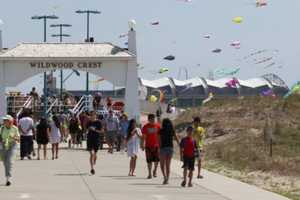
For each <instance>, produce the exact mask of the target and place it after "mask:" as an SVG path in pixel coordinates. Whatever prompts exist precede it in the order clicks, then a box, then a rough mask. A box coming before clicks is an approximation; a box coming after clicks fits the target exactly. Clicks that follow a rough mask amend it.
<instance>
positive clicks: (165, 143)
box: [159, 118, 179, 185]
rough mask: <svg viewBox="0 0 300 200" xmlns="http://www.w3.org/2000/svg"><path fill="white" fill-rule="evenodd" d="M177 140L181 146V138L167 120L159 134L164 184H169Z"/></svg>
mask: <svg viewBox="0 0 300 200" xmlns="http://www.w3.org/2000/svg"><path fill="white" fill-rule="evenodd" d="M174 138H175V139H176V142H177V144H178V145H179V137H178V136H177V135H176V133H175V130H174V127H173V124H172V122H171V120H170V119H168V118H165V119H163V122H162V128H161V129H160V132H159V142H160V167H161V171H162V174H163V176H164V181H163V184H164V185H166V184H168V183H169V178H170V168H171V160H172V157H173V152H174V150H173V148H174V146H173V139H174Z"/></svg>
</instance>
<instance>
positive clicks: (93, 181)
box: [0, 150, 285, 200]
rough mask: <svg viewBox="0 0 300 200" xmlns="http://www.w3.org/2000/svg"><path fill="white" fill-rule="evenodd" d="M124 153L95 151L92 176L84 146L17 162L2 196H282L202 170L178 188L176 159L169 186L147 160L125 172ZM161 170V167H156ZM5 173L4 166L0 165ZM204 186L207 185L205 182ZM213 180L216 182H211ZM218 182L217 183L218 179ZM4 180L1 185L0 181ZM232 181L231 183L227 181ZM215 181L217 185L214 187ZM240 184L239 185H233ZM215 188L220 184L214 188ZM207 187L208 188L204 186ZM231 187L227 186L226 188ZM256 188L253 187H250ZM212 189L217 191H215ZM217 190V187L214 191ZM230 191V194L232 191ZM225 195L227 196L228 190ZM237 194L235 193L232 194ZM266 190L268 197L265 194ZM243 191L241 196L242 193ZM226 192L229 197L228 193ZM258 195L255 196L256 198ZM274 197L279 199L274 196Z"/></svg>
mask: <svg viewBox="0 0 300 200" xmlns="http://www.w3.org/2000/svg"><path fill="white" fill-rule="evenodd" d="M128 162H129V159H128V158H127V156H126V154H124V153H123V154H122V153H115V154H113V155H109V154H107V153H106V152H105V151H102V152H99V153H98V163H97V167H96V175H94V176H91V175H90V174H89V164H88V153H87V152H86V151H84V150H62V151H61V154H60V158H59V159H58V160H54V161H52V160H46V161H44V160H41V161H37V160H31V161H28V160H24V161H20V160H18V161H16V162H15V166H14V171H13V175H14V178H13V185H12V186H11V187H6V186H4V185H3V184H2V183H4V182H5V180H4V179H3V178H2V177H0V199H1V200H17V199H32V200H53V199H56V200H69V199H70V200H96V199H97V200H114V199H116V200H127V199H128V200H129V199H130V200H141V199H143V200H177V199H178V200H198V199H203V200H235V199H236V200H238V199H239V200H246V199H251V200H256V199H257V200H268V199H270V200H271V199H272V200H274V199H278V200H284V199H285V198H281V197H280V196H278V195H274V196H272V195H273V194H272V193H269V192H264V191H262V190H259V189H258V190H257V191H260V192H261V193H264V194H266V195H267V196H259V195H258V196H257V194H256V195H255V194H253V195H252V196H249V195H248V194H247V192H249V191H250V192H251V193H252V192H254V193H255V192H256V189H255V187H250V190H249V188H248V191H247V192H246V193H245V194H244V195H243V188H247V187H249V186H248V185H246V184H244V185H243V184H239V183H240V182H237V181H236V182H231V181H232V180H231V179H226V178H224V177H222V176H219V175H215V174H209V173H207V172H206V173H205V176H206V177H205V179H204V180H201V182H200V181H198V180H195V184H194V187H193V188H182V187H180V186H179V185H180V183H181V178H180V174H181V169H180V166H179V162H174V165H173V168H174V169H173V171H174V172H175V173H173V174H172V178H171V180H170V185H168V186H163V185H161V183H162V178H161V175H160V174H159V177H158V178H155V179H152V180H147V179H146V178H145V177H146V163H145V161H144V160H143V158H141V157H140V158H139V160H138V163H137V171H136V174H137V177H128V176H127V174H128ZM159 172H160V171H159ZM0 173H1V174H3V167H2V165H1V166H0ZM206 181H207V185H208V187H206V183H205V182H206ZM213 182H214V183H213ZM219 182H220V183H219ZM1 184H2V185H1ZM231 184H235V185H231ZM214 185H216V187H215V186H214ZM237 186H239V187H237ZM218 187H219V188H218ZM207 188H209V189H207ZM228 188H229V189H228ZM253 188H254V189H253ZM214 189H215V190H214ZM217 190H220V192H219V191H217ZM231 193H234V194H233V195H230V194H231ZM228 194H229V195H228ZM236 194H239V195H236ZM268 195H269V196H268ZM242 196H244V197H243V198H241V197H242ZM229 197H230V198H229ZM256 197H257V198H256ZM261 197H263V198H261ZM275 197H278V198H275Z"/></svg>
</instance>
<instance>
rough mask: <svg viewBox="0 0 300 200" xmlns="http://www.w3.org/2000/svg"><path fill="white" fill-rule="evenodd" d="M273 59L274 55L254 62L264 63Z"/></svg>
mask: <svg viewBox="0 0 300 200" xmlns="http://www.w3.org/2000/svg"><path fill="white" fill-rule="evenodd" d="M272 59H273V57H268V58H262V60H259V61H258V62H256V63H254V64H256V65H258V64H262V63H265V62H268V61H270V60H272Z"/></svg>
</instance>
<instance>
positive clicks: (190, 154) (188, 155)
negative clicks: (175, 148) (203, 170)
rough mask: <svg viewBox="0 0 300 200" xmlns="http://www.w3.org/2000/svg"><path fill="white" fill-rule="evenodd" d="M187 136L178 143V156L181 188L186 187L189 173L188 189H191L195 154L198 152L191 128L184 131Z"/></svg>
mask: <svg viewBox="0 0 300 200" xmlns="http://www.w3.org/2000/svg"><path fill="white" fill-rule="evenodd" d="M186 132H187V136H186V137H184V138H183V139H182V140H181V142H180V149H181V151H180V153H181V154H180V156H181V160H182V161H183V167H182V168H183V181H182V183H181V186H182V187H185V185H186V178H187V172H188V171H189V175H188V176H189V183H188V186H189V187H193V184H192V179H193V172H194V169H195V153H196V152H198V150H197V145H196V141H195V140H194V139H193V127H191V126H189V127H188V128H187V130H186Z"/></svg>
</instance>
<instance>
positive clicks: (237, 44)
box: [230, 41, 241, 49]
mask: <svg viewBox="0 0 300 200" xmlns="http://www.w3.org/2000/svg"><path fill="white" fill-rule="evenodd" d="M230 46H232V47H234V48H236V49H239V48H241V42H240V41H234V42H231V44H230Z"/></svg>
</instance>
